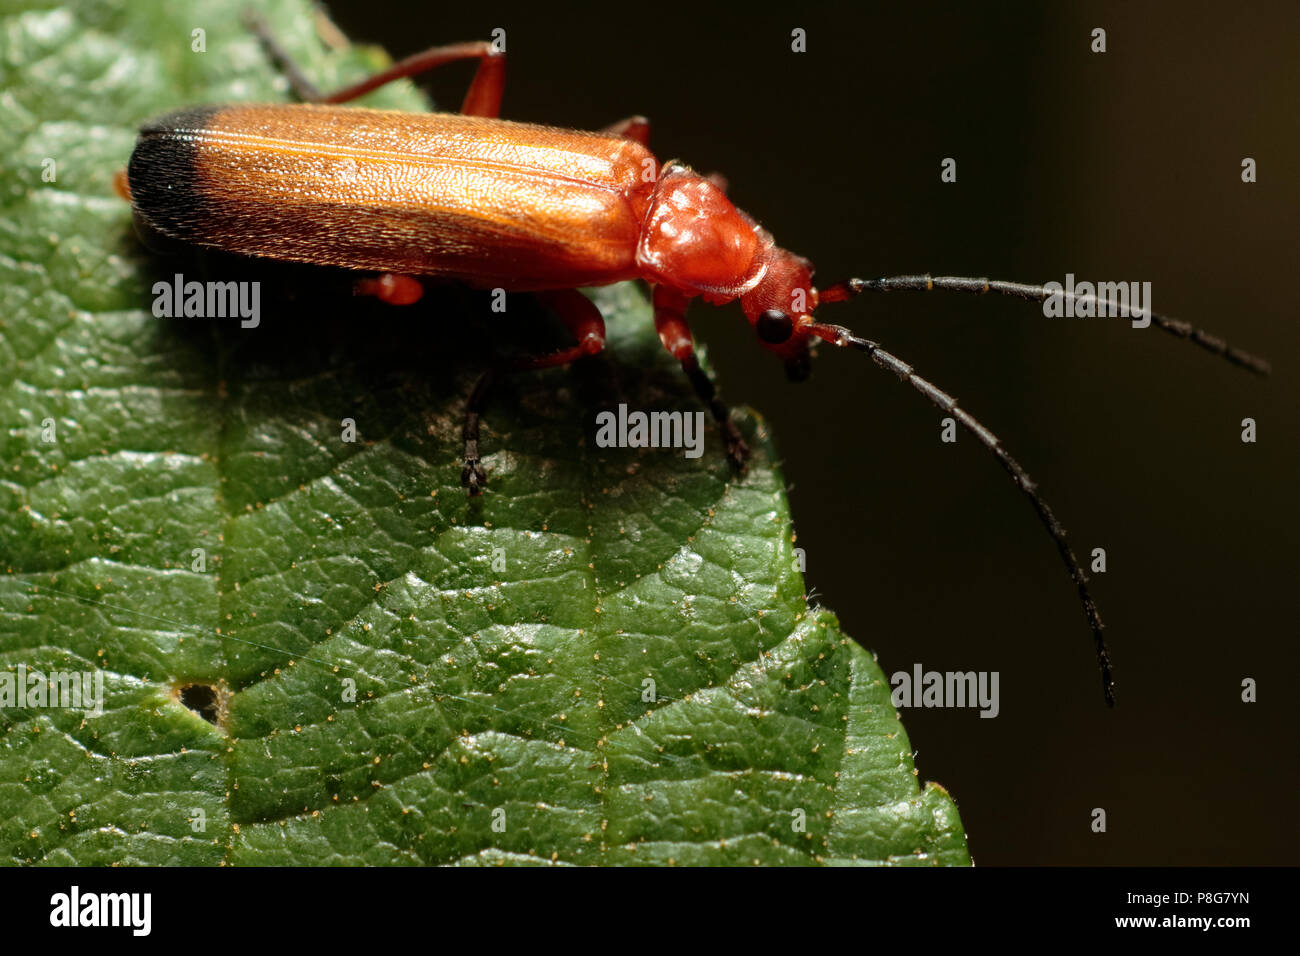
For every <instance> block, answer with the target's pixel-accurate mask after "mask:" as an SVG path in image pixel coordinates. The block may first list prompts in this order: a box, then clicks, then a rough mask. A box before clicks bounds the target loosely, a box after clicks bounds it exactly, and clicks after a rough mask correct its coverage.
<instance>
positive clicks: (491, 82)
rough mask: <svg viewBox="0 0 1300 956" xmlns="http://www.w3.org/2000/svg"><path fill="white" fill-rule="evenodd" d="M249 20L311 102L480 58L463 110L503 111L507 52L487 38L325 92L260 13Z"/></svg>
mask: <svg viewBox="0 0 1300 956" xmlns="http://www.w3.org/2000/svg"><path fill="white" fill-rule="evenodd" d="M245 22H246V23H247V25H248V28H249V29H250V30H252V31H253V32H254V33H255V34H257V37H258V39H259V40H261V41H262V46H263V47H264V48H265V49H266V52H267V54H268V55H269V56H270V57H271V59H273V60H274V61H275V62H276V64H277V65H278V66H279V67H280V69H281V70H283V71H284V75H285V77H286V78H287V79H288V80H289V85H290V86H292V87H293V91H294V92H295V93H297V94H298V97H299V98H300V99H302V100H305V101H306V102H308V103H346V102H348V101H349V100H354V99H356V98H357V97H359V96H364V95H365V94H367V93H369V92H370V91H371V90H376V89H378V88H379V87H381V86H384V85H386V84H388V83H391V82H393V80H400V79H402V78H404V77H408V76H415V75H416V74H418V73H426V72H428V71H429V70H435V69H437V68H438V67H440V66H443V65H444V64H447V63H455V62H457V61H459V60H478V61H479V63H478V70H477V71H476V72H475V73H474V79H473V80H471V81H470V84H469V90H468V91H467V92H466V94H465V100H464V102H463V103H462V104H461V107H460V111H461V112H462V113H463V114H465V115H466V116H488V117H496V116H498V115H500V113H501V94H502V93H504V92H505V88H506V55H505V53H504V52H502V51H500V50H498V49H497V48H496V45H495V44H494V43H490V42H488V41H486V40H481V41H477V42H474V43H453V44H450V45H448V46H436V47H432V48H431V49H428V50H425V51H424V52H423V53H416V54H414V55H412V56H408V57H406V59H404V60H398V61H397V62H396V63H394V64H393V65H392V66H390V67H389V68H388V69H386V70H381V71H380V72H379V73H376V74H375V75H374V76H371V77H368V78H367V79H364V80H361V81H360V82H359V83H353V84H352V85H351V86H345V87H344V88H343V89H341V90H335V91H334V92H333V93H322V92H321V91H320V90H319V89H318V88H317V87H316V85H315V84H314V83H312V81H311V80H309V79H308V78H307V75H306V74H305V73H303V71H302V69H301V68H300V67H299V66H298V64H296V63H295V62H294V61H293V58H292V57H291V56H289V54H288V52H287V51H286V50H285V48H284V47H283V46H282V45H281V44H280V41H279V40H277V39H276V38H275V36H274V35H273V34H272V33H271V31H270V29H269V28H268V27H267V25H266V21H264V20H263V19H262V18H261V17H259V16H258V15H257V14H255V13H252V12H249V13H247V14H246V15H245Z"/></svg>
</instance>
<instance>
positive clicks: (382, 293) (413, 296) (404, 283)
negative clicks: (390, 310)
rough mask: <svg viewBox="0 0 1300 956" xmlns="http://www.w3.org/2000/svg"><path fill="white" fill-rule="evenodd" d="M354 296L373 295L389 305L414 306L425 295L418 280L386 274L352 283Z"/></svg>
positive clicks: (394, 273) (395, 274)
mask: <svg viewBox="0 0 1300 956" xmlns="http://www.w3.org/2000/svg"><path fill="white" fill-rule="evenodd" d="M352 294H353V295H373V296H374V297H375V298H376V299H378V300H379V301H380V302H387V303H388V304H389V305H412V304H413V303H416V302H419V301H420V297H421V296H423V295H424V286H422V285H420V282H419V280H418V279H414V278H412V277H411V276H404V275H399V274H398V273H396V272H384V273H382V274H380V275H379V276H378V277H376V278H374V279H358V280H357V281H356V282H354V283H352Z"/></svg>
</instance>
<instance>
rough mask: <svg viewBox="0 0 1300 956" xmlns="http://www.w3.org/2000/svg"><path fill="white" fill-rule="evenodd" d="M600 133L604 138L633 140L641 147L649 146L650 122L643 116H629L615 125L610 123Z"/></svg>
mask: <svg viewBox="0 0 1300 956" xmlns="http://www.w3.org/2000/svg"><path fill="white" fill-rule="evenodd" d="M601 132H602V133H604V134H605V135H606V136H621V137H623V138H624V139H630V140H635V141H636V142H638V143H640V144H641V145H642V146H649V145H650V121H649V120H648V119H646V118H645V117H644V116H629V117H628V118H627V119H621V120H619V121H618V122H617V123H610V124H609V125H608V126H606V127H605V128H604V129H603V130H601Z"/></svg>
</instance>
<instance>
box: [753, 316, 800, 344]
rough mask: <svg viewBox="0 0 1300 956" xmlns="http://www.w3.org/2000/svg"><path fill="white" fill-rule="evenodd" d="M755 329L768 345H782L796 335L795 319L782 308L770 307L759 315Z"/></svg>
mask: <svg viewBox="0 0 1300 956" xmlns="http://www.w3.org/2000/svg"><path fill="white" fill-rule="evenodd" d="M754 329H755V330H756V331H757V332H758V337H759V338H760V339H762V340H763V341H764V342H766V343H767V344H768V345H780V344H781V343H782V342H786V341H788V340H789V338H790V336H792V335H794V319H792V318H790V316H788V315H786V314H785V313H784V312H782V311H781V310H780V309H768V310H767V311H766V312H764V313H763V314H762V315H760V316H759V317H758V321H757V322H755V323H754Z"/></svg>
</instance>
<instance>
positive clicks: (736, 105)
mask: <svg viewBox="0 0 1300 956" xmlns="http://www.w3.org/2000/svg"><path fill="white" fill-rule="evenodd" d="M1135 6H1139V5H1134V4H1129V3H1101V4H1098V3H1090V4H1088V5H1087V7H1086V8H1085V7H1084V6H1083V5H1073V6H1070V7H1067V6H1066V5H1063V4H1043V5H1041V6H1040V5H1038V4H1001V5H998V6H996V7H990V8H988V9H975V8H974V6H973V5H968V4H962V5H954V6H952V7H920V6H916V5H912V4H872V5H855V6H848V5H844V4H834V5H826V6H824V7H823V6H821V5H818V4H812V3H801V4H797V5H791V6H789V7H788V8H787V9H786V11H785V12H779V13H776V12H773V13H768V12H764V9H763V8H761V7H756V8H748V7H747V6H746V5H737V6H736V7H734V8H732V9H730V10H726V9H722V10H710V9H706V8H704V7H702V6H701V5H699V4H643V3H624V4H601V5H599V6H590V7H584V6H581V5H573V4H563V5H552V4H541V3H533V4H527V5H525V4H519V5H517V6H516V7H515V8H514V9H511V8H510V7H507V6H503V5H500V4H492V5H486V4H473V3H469V4H450V3H448V4H438V5H436V7H435V5H433V4H424V3H403V2H389V0H363V2H352V0H348V2H343V0H337V2H335V3H334V4H332V5H331V7H330V9H331V11H332V13H333V15H334V18H335V20H336V21H337V23H338V24H339V25H340V26H341V27H342V28H343V29H344V31H345V32H347V33H348V34H349V35H350V36H352V37H353V38H354V39H356V40H359V41H365V42H372V43H379V44H382V45H384V46H385V47H387V48H388V50H389V51H390V52H391V53H392V54H393V55H394V56H404V55H407V54H409V53H413V52H415V51H417V50H419V49H422V48H424V47H426V46H429V45H433V44H435V43H445V42H452V41H459V40H467V39H486V38H488V36H489V34H490V31H491V30H492V28H494V27H504V28H505V29H506V31H507V38H508V39H507V49H508V55H509V83H508V86H507V90H506V97H505V103H504V108H503V114H504V115H505V116H506V117H507V118H510V119H517V120H525V121H534V122H543V123H548V124H553V125H561V126H573V127H581V128H596V127H600V126H603V125H605V124H607V123H609V122H612V121H613V120H616V119H619V118H621V117H623V116H626V115H629V114H632V113H644V114H646V115H648V116H649V117H650V118H651V120H652V122H653V128H652V139H651V145H652V148H653V149H654V151H655V152H656V154H657V155H658V156H659V157H660V158H661V159H668V158H672V157H680V158H682V159H684V160H685V161H687V162H688V163H690V164H691V165H693V166H695V167H696V168H698V169H700V170H701V171H708V170H719V171H722V172H724V173H725V174H726V175H727V176H728V177H729V178H730V181H731V195H732V198H733V199H734V200H735V201H736V203H737V204H738V205H739V206H741V207H742V208H744V209H745V210H747V211H748V212H749V213H751V214H752V215H753V216H755V217H756V218H757V219H759V220H760V221H761V222H762V223H763V224H764V225H765V226H767V227H768V228H769V229H770V230H771V231H772V232H773V233H774V234H775V235H776V237H777V240H778V242H779V243H781V244H782V245H784V246H786V247H787V248H790V249H792V250H794V251H796V252H798V253H800V254H802V255H806V256H808V257H810V258H812V259H813V260H814V261H815V262H816V263H817V266H818V276H819V278H820V279H821V280H822V281H823V283H829V282H830V281H833V280H834V279H836V278H841V277H844V276H847V275H862V276H876V275H888V274H894V273H900V272H925V271H929V272H933V273H936V274H938V273H948V274H958V275H989V276H993V277H996V278H1007V279H1019V280H1023V281H1046V280H1048V279H1056V280H1058V281H1063V280H1064V277H1065V273H1067V272H1073V273H1075V275H1076V276H1077V277H1078V278H1080V279H1085V278H1086V279H1090V280H1116V281H1118V280H1139V281H1141V280H1146V281H1150V282H1152V283H1153V287H1154V289H1153V299H1154V303H1155V308H1156V309H1157V310H1158V311H1167V312H1170V313H1172V314H1173V315H1176V316H1180V317H1183V318H1187V319H1189V320H1192V321H1195V322H1196V323H1198V324H1202V325H1204V326H1206V327H1207V328H1209V329H1210V330H1212V331H1216V332H1219V333H1221V334H1223V335H1224V336H1225V337H1227V338H1228V339H1229V340H1230V341H1232V342H1234V343H1236V344H1239V345H1241V346H1243V347H1245V348H1247V349H1252V350H1255V351H1257V352H1259V353H1262V354H1264V355H1266V356H1268V357H1269V358H1271V359H1272V361H1273V363H1274V366H1275V374H1274V377H1273V378H1272V379H1270V380H1260V379H1257V378H1255V377H1253V376H1251V375H1249V374H1247V373H1245V372H1243V371H1240V370H1238V369H1235V368H1233V367H1231V366H1229V365H1228V364H1226V363H1224V362H1222V361H1220V360H1217V359H1215V358H1213V357H1211V356H1209V355H1207V354H1204V353H1202V352H1200V351H1199V350H1198V349H1195V348H1194V347H1192V346H1190V345H1188V344H1186V343H1183V342H1180V341H1177V340H1174V339H1172V338H1170V337H1169V336H1166V335H1164V334H1162V333H1160V332H1158V331H1157V330H1155V329H1154V328H1152V329H1148V330H1146V331H1143V332H1136V331H1134V330H1132V329H1130V328H1129V327H1128V324H1127V322H1124V321H1121V320H1114V319H1112V320H1102V319H1092V320H1088V319H1075V320H1068V319H1047V318H1044V317H1043V315H1042V313H1041V311H1040V310H1039V308H1038V307H1037V306H1035V305H1032V304H1025V303H1020V302H1017V301H1014V300H1005V299H1004V300H989V299H978V300H972V299H964V298H959V297H958V298H954V297H949V296H941V295H938V294H934V295H930V296H906V297H898V296H895V297H889V298H880V297H875V298H870V299H865V300H859V301H858V302H856V303H853V304H850V305H841V306H838V307H835V308H834V312H833V313H832V312H831V310H830V308H828V309H827V310H825V311H824V312H823V317H824V318H826V319H828V320H833V321H839V322H844V323H847V324H849V325H851V326H853V327H854V328H856V329H859V330H861V331H863V332H864V333H865V334H867V335H869V336H870V337H872V338H875V339H877V340H879V341H881V342H882V343H883V344H885V346H886V347H887V348H890V349H891V350H893V351H895V352H896V353H897V354H898V355H899V356H901V357H902V358H904V359H905V360H907V361H909V362H911V363H912V364H914V365H915V366H916V367H917V369H918V370H919V371H920V373H921V374H923V375H925V376H927V377H929V378H931V379H933V380H934V381H935V382H936V383H937V384H939V385H940V386H941V387H943V388H945V389H946V390H948V391H949V392H951V393H952V394H955V395H957V396H958V398H959V399H961V400H962V403H963V405H964V406H965V407H966V408H967V409H968V410H969V411H971V412H972V413H973V414H974V415H976V416H977V417H978V418H980V419H981V420H982V421H983V422H984V423H985V424H986V425H988V426H989V427H990V428H991V429H992V430H993V431H994V432H995V433H997V434H998V435H999V436H1000V437H1001V438H1002V439H1003V441H1004V443H1005V444H1006V446H1007V447H1008V448H1009V449H1010V450H1011V452H1012V454H1014V455H1016V456H1017V457H1018V458H1019V459H1020V460H1021V462H1022V464H1023V465H1024V466H1025V467H1026V469H1027V470H1028V471H1029V472H1030V474H1031V475H1032V476H1033V477H1034V478H1035V479H1036V480H1037V481H1038V482H1039V483H1040V486H1041V488H1042V490H1043V492H1044V494H1045V495H1046V496H1047V498H1048V501H1049V502H1050V503H1051V504H1052V506H1053V507H1054V508H1055V510H1056V511H1057V514H1058V515H1059V516H1060V518H1061V519H1062V522H1063V523H1064V524H1065V526H1066V528H1067V529H1068V530H1069V531H1070V533H1071V540H1072V542H1073V543H1074V546H1075V549H1076V551H1077V552H1078V553H1080V555H1081V556H1085V555H1086V554H1087V553H1088V552H1089V551H1090V550H1091V549H1092V548H1093V547H1097V546H1101V547H1104V548H1106V551H1107V555H1108V565H1109V570H1108V572H1107V573H1106V574H1103V575H1094V576H1093V586H1094V589H1095V594H1096V596H1097V598H1098V601H1099V603H1100V605H1101V610H1102V613H1103V617H1104V619H1105V620H1106V622H1107V624H1108V632H1107V633H1108V636H1109V638H1110V640H1111V642H1112V650H1113V653H1114V658H1115V661H1116V667H1117V675H1118V683H1119V695H1120V701H1119V706H1118V708H1117V709H1115V710H1114V711H1113V712H1112V711H1108V710H1107V709H1106V708H1105V706H1104V704H1103V702H1102V697H1101V691H1100V687H1099V682H1098V679H1097V674H1096V668H1095V665H1094V662H1093V657H1092V648H1091V639H1090V636H1089V633H1088V630H1087V628H1086V626H1085V624H1084V621H1083V618H1082V614H1081V612H1080V610H1079V608H1078V606H1077V603H1076V601H1075V597H1074V593H1073V589H1072V588H1071V586H1070V584H1069V582H1068V580H1067V578H1066V576H1065V573H1064V571H1063V569H1062V567H1061V565H1060V562H1059V560H1058V558H1057V556H1056V554H1055V551H1054V549H1053V547H1052V545H1051V543H1050V541H1049V539H1048V538H1047V537H1046V535H1045V534H1044V533H1043V531H1042V530H1041V528H1040V526H1039V525H1038V523H1037V520H1036V519H1035V517H1034V515H1033V513H1032V511H1031V509H1030V508H1029V506H1028V504H1027V503H1026V502H1025V501H1024V500H1023V498H1022V497H1021V495H1020V494H1019V493H1018V492H1017V491H1016V490H1015V488H1014V487H1013V486H1012V484H1011V482H1010V481H1009V480H1008V479H1007V477H1006V476H1005V474H1004V473H1003V472H1002V470H1001V469H1000V468H999V467H998V466H997V464H996V463H995V462H994V461H993V459H992V458H991V457H990V456H989V455H988V454H987V453H986V452H985V451H984V450H983V449H982V448H980V447H979V446H978V445H977V444H976V443H975V441H974V440H973V439H972V438H970V437H969V436H967V435H965V434H964V433H963V434H962V436H961V437H960V439H959V441H958V443H957V444H956V445H945V444H942V443H941V442H940V441H939V419H940V417H941V416H940V414H939V413H938V411H937V410H936V409H934V408H932V407H931V406H930V405H929V404H928V403H927V402H926V401H925V400H924V399H922V398H921V397H920V396H919V395H917V394H915V393H913V392H912V391H911V390H910V389H908V388H906V387H905V386H903V385H901V384H900V383H899V382H898V381H896V380H895V379H894V378H893V377H892V376H890V375H888V374H886V373H884V372H882V371H881V370H879V369H877V368H876V367H875V366H874V365H872V364H871V363H870V362H869V361H867V360H866V359H865V358H863V357H862V356H859V355H854V354H848V353H844V354H840V353H832V351H831V350H830V349H823V350H822V355H821V357H820V360H819V362H818V363H817V368H816V370H815V372H814V376H813V379H812V381H811V382H809V383H808V384H806V385H803V386H792V385H788V384H787V383H786V382H785V379H784V375H783V374H782V371H781V369H780V367H779V365H778V364H777V363H776V362H775V361H774V360H773V359H772V358H771V357H770V356H768V355H767V354H766V353H764V352H763V351H762V350H761V349H760V348H759V347H758V346H757V344H756V343H755V341H754V339H753V333H752V331H751V330H750V328H749V326H748V325H747V324H746V323H744V322H743V321H741V313H740V310H739V308H738V307H737V306H734V305H733V306H731V307H728V308H725V309H709V308H707V307H704V306H698V307H697V308H696V309H695V310H694V311H693V313H692V314H693V316H694V320H695V329H696V334H697V336H698V338H699V339H700V340H702V341H703V342H705V343H707V344H708V346H709V350H710V355H711V358H712V361H713V363H714V365H715V368H716V369H717V372H718V376H719V380H720V382H721V384H722V387H723V394H724V396H725V397H726V398H727V399H728V400H729V401H731V402H733V403H744V404H748V405H751V406H752V407H754V408H756V409H758V410H759V411H761V412H762V414H764V415H765V416H766V417H767V418H768V419H769V421H770V422H771V424H772V426H773V430H774V433H775V435H776V437H777V441H778V443H779V447H780V449H781V452H782V453H783V455H784V459H785V469H786V475H787V477H788V479H789V482H790V484H791V487H792V490H791V503H792V508H793V513H794V515H795V519H796V522H797V529H798V534H799V545H800V546H802V547H804V548H805V549H806V550H807V560H808V570H807V580H808V584H809V587H810V588H812V589H815V592H816V596H817V599H818V600H820V601H822V602H823V603H825V604H826V605H827V606H829V607H831V608H833V609H834V610H836V611H837V612H838V613H839V615H840V617H841V620H842V621H843V624H844V627H845V629H846V631H847V632H848V633H850V634H852V635H854V636H855V637H856V638H857V639H858V640H859V641H861V642H862V643H863V644H864V645H866V646H867V647H868V648H870V649H872V650H874V651H876V652H877V654H878V655H879V659H880V662H881V665H882V667H883V668H884V670H885V672H886V673H893V672H895V671H897V670H910V669H911V667H912V665H913V663H914V662H917V661H919V662H921V663H922V664H923V665H924V666H925V667H926V668H927V669H938V670H959V669H960V670H965V669H977V670H996V671H999V672H1000V673H1001V694H1002V713H1001V715H1000V716H999V717H998V718H997V719H996V720H982V719H979V718H978V716H977V714H976V712H975V711H953V710H930V711H925V710H913V711H907V712H904V715H903V716H904V721H905V724H906V726H907V729H908V731H909V734H910V736H911V739H912V744H913V747H914V749H915V750H916V751H917V758H916V759H917V765H918V767H919V769H920V774H921V777H922V779H933V780H938V781H940V782H941V783H943V784H944V785H945V786H947V787H948V789H949V790H950V791H951V792H952V793H953V795H954V796H955V798H956V799H957V802H958V804H959V806H960V808H961V812H962V816H963V819H964V821H965V823H966V826H967V829H968V831H969V836H970V846H971V850H972V853H973V855H974V857H975V860H976V862H977V863H981V864H1059V863H1083V864H1136V863H1150V864H1215V863H1219V864H1223V863H1235V864H1259V863H1264V864H1268V863H1294V862H1295V860H1296V851H1297V849H1298V848H1300V828H1298V827H1297V826H1296V824H1295V819H1294V812H1295V805H1296V796H1295V794H1296V787H1297V782H1298V781H1297V771H1296V765H1297V761H1296V757H1297V748H1296V742H1295V741H1296V737H1295V734H1296V728H1297V720H1296V718H1297V711H1298V709H1300V708H1297V704H1296V701H1295V695H1296V690H1297V688H1296V682H1297V680H1298V679H1300V670H1297V666H1296V665H1297V654H1296V652H1295V639H1296V635H1297V627H1296V623H1295V618H1294V602H1293V596H1294V593H1295V590H1296V584H1297V574H1296V570H1297V568H1296V560H1295V554H1296V548H1297V543H1298V542H1297V521H1296V516H1297V506H1296V503H1295V501H1294V498H1293V492H1294V486H1295V480H1296V475H1297V470H1296V463H1297V462H1296V452H1295V435H1296V428H1297V408H1298V405H1300V403H1297V388H1296V374H1297V371H1296V368H1295V363H1294V361H1293V360H1294V357H1295V356H1296V354H1297V348H1296V345H1297V330H1296V314H1297V309H1296V304H1295V298H1294V291H1293V286H1294V279H1295V274H1296V265H1297V248H1298V247H1300V246H1298V244H1297V222H1298V219H1297V212H1298V211H1300V185H1298V184H1300V178H1298V177H1297V172H1298V170H1297V162H1296V159H1297V153H1298V147H1300V136H1298V135H1297V129H1298V127H1297V122H1296V115H1297V114H1296V107H1295V102H1296V97H1297V94H1300V82H1298V81H1300V67H1298V66H1297V62H1298V58H1297V54H1300V8H1297V7H1296V6H1295V5H1294V4H1280V3H1279V4H1277V5H1261V6H1259V7H1257V8H1253V9H1252V8H1245V7H1243V6H1241V5H1237V4H1227V3H1223V4H1217V5H1209V4H1205V5H1202V4H1190V3H1184V2H1179V3H1165V4H1142V5H1140V9H1134V7H1135ZM1096 26H1100V27H1104V28H1105V29H1106V31H1107V48H1108V52H1106V53H1105V54H1093V53H1092V52H1090V49H1089V48H1090V42H1091V37H1090V32H1091V30H1092V28H1093V27H1096ZM794 27H803V28H804V29H805V30H807V32H808V52H807V53H805V54H802V55H796V54H793V53H791V52H790V31H791V30H792V29H793V28H794ZM470 72H471V67H469V66H465V67H457V68H450V69H448V70H445V71H442V73H441V74H440V75H437V76H435V77H434V78H432V79H431V80H430V81H429V82H428V84H427V88H429V89H431V90H432V92H433V95H434V96H435V98H436V99H437V100H438V101H439V102H441V103H444V104H448V105H449V106H451V107H453V108H454V107H455V106H457V105H458V104H459V101H460V97H461V95H462V94H463V91H464V88H465V84H466V83H467V82H468V78H469V75H470ZM949 156H951V157H954V158H956V159H957V164H958V167H957V170H958V182H957V183H956V184H943V183H941V182H940V179H939V167H940V161H941V160H942V159H943V158H944V157H949ZM1245 156H1251V157H1254V158H1255V159H1256V161H1257V163H1258V178H1259V181H1258V182H1257V183H1255V184H1253V185H1246V184H1243V183H1242V182H1241V177H1240V173H1241V160H1242V158H1243V157H1245ZM1247 416H1249V417H1253V418H1255V419H1256V420H1257V422H1258V427H1259V440H1258V443H1257V444H1254V445H1248V444H1243V443H1242V442H1241V441H1240V430H1241V429H1240V421H1241V419H1242V418H1244V417H1247ZM1245 677H1254V678H1255V679H1256V680H1257V681H1258V682H1259V702H1258V703H1256V704H1250V705H1248V704H1243V703H1242V702H1241V701H1240V693H1241V688H1240V684H1241V681H1242V679H1243V678H1245ZM1094 807H1102V808H1105V810H1106V811H1107V814H1108V831H1107V832H1106V833H1105V834H1095V833H1093V832H1092V831H1091V829H1090V822H1091V816H1090V814H1091V811H1092V808H1094Z"/></svg>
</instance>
